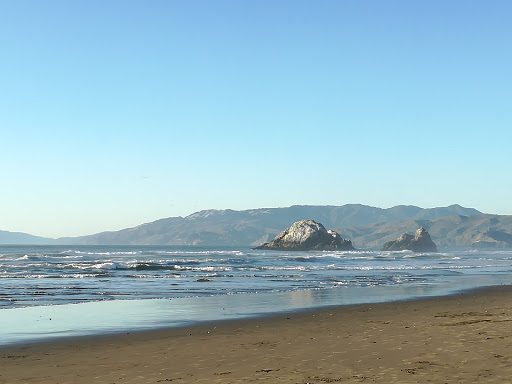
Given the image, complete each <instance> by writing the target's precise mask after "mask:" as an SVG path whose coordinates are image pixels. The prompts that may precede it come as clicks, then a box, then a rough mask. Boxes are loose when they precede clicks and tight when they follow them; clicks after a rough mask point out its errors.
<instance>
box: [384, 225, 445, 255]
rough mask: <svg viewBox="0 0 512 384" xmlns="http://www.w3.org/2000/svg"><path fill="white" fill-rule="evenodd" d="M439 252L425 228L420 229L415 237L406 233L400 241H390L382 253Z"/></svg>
mask: <svg viewBox="0 0 512 384" xmlns="http://www.w3.org/2000/svg"><path fill="white" fill-rule="evenodd" d="M405 250H409V251H413V252H437V246H436V244H435V243H434V242H433V241H432V239H431V238H430V235H429V233H428V232H427V230H426V229H425V228H423V227H422V228H419V229H418V230H417V231H416V232H415V233H414V236H413V235H409V234H408V233H404V234H403V235H402V236H400V237H399V238H398V239H396V240H393V241H388V242H387V243H385V244H384V245H383V246H382V251H405Z"/></svg>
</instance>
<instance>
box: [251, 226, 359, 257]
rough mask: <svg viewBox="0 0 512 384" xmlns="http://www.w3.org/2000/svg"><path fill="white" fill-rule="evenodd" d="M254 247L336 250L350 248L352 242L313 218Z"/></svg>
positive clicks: (281, 249)
mask: <svg viewBox="0 0 512 384" xmlns="http://www.w3.org/2000/svg"><path fill="white" fill-rule="evenodd" d="M255 249H272V250H278V251H337V250H352V249H354V247H353V246H352V242H351V241H350V240H345V239H343V238H341V236H340V235H339V234H338V233H337V232H335V231H332V230H329V231H328V230H326V229H325V227H324V226H323V225H322V224H320V223H317V222H315V221H313V220H301V221H297V222H295V223H293V224H292V226H291V227H290V228H288V229H286V230H284V231H283V232H281V233H280V234H279V235H277V236H276V237H275V238H274V239H273V240H272V241H271V242H270V243H265V244H262V245H260V246H258V247H256V248H255Z"/></svg>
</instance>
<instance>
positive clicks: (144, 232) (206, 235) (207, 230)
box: [59, 204, 481, 248]
mask: <svg viewBox="0 0 512 384" xmlns="http://www.w3.org/2000/svg"><path fill="white" fill-rule="evenodd" d="M479 214H481V212H479V211H477V210H476V209H473V208H464V207H461V206H460V205H451V206H449V207H442V208H428V209H424V208H420V207H416V206H405V205H399V206H396V207H392V208H387V209H383V208H376V207H370V206H367V205H360V204H347V205H343V206H309V205H296V206H291V207H287V208H268V209H265V208H262V209H250V210H243V211H234V210H231V209H227V210H205V211H199V212H196V213H193V214H191V215H189V216H186V217H171V218H167V219H161V220H157V221H154V222H151V223H147V224H142V225H139V226H137V227H134V228H128V229H123V230H120V231H115V232H102V233H98V234H95V235H90V236H82V237H75V238H62V239H59V242H61V243H62V244H100V245H106V244H112V245H118V244H134V245H141V244H149V245H205V246H216V245H218V246H258V245H261V244H263V243H266V242H269V241H270V240H272V239H273V238H274V237H275V236H276V235H278V234H279V233H281V232H282V231H283V230H284V229H285V228H288V227H289V226H290V225H291V224H292V223H294V222H296V221H300V220H303V219H310V220H314V221H316V222H319V223H322V224H323V225H325V226H326V227H327V228H332V229H334V230H336V231H337V232H338V233H340V235H342V232H343V233H345V232H346V231H344V230H342V229H344V228H354V227H357V228H360V227H361V226H364V225H371V224H375V223H397V222H403V221H405V220H433V219H436V218H440V217H445V216H448V215H465V216H472V215H479ZM417 228H418V226H416V227H415V228H414V230H413V232H414V231H415V230H416V229H417ZM401 232H402V233H403V231H401ZM342 237H343V238H347V239H349V240H352V242H353V243H354V239H353V238H352V237H350V236H345V235H344V234H343V235H342ZM395 238H396V236H395ZM356 244H357V245H356ZM354 246H355V247H356V248H357V247H361V246H365V245H363V244H362V243H359V242H358V243H354ZM381 246H382V244H379V245H378V248H380V247H381Z"/></svg>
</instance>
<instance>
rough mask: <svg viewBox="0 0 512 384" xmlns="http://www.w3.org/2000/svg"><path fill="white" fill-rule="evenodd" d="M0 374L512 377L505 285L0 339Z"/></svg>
mask: <svg viewBox="0 0 512 384" xmlns="http://www.w3.org/2000/svg"><path fill="white" fill-rule="evenodd" d="M0 366H1V368H0V383H87V384H90V383H118V384H120V383H121V384H122V383H168V382H172V383H176V384H182V383H203V382H204V383H256V382H266V383H300V384H304V383H336V382H339V383H374V382H375V383H500V384H503V383H512V287H498V288H491V289H484V290H479V291H475V292H468V293H465V294H458V295H455V296H449V297H442V298H432V299H424V300H415V301H407V302H399V303H387V304H372V305H368V304H365V305H356V306H348V307H337V308H328V309H319V310H314V311H309V312H302V313H293V314H281V315H276V316H274V317H272V318H265V319H252V320H238V321H225V322H217V323H209V324H206V325H201V326H195V327H187V328H178V329H168V330H159V331H151V332H141V333H132V334H123V335H115V336H101V337H94V338H81V339H67V340H64V341H62V340H61V341H58V342H48V343H39V344H36V345H24V346H16V347H10V348H2V349H0Z"/></svg>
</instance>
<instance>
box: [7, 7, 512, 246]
mask: <svg viewBox="0 0 512 384" xmlns="http://www.w3.org/2000/svg"><path fill="white" fill-rule="evenodd" d="M511 18H512V2H509V1H485V2H484V1H468V0H464V1H455V0H454V1H445V0H444V1H435V0H434V1H426V0H425V1H420V0H418V1H394V0H390V1H377V0H375V1H371V0H368V1H350V0H346V1H338V0H336V1H334V0H333V1H324V0H316V1H301V0H290V1H284V0H272V1H267V0H258V1H256V0H253V1H241V0H238V1H224V0H216V1H209V0H208V1H172V0H168V1H127V0H122V1H115V0H111V1H96V0H87V1H67V0H66V1H64V0H63V1H55V0H46V1H23V0H22V1H7V0H0V37H1V40H0V41H1V43H0V44H1V45H0V49H1V52H2V55H1V60H0V89H1V90H2V91H1V92H0V132H1V144H2V145H1V147H2V149H1V151H0V161H1V164H2V177H1V179H2V183H1V189H0V190H1V195H0V196H1V200H0V201H1V202H0V229H2V230H9V231H21V232H27V233H31V234H35V235H42V236H50V237H60V236H74V235H83V234H91V233H96V232H100V231H105V230H116V229H121V228H125V227H131V226H135V225H138V224H141V223H144V222H149V221H152V220H156V219H159V218H163V217H170V216H185V215H188V214H190V213H193V212H195V211H197V210H201V209H210V208H215V209H225V208H231V209H249V208H260V207H282V206H289V205H293V204H318V205H324V204H329V205H343V204H347V203H361V204H368V205H372V206H378V207H382V208H387V207H391V206H394V205H398V204H413V205H418V206H421V207H434V206H445V205H449V204H453V203H458V204H461V205H464V206H471V207H475V208H477V209H479V210H481V211H485V212H489V213H499V214H512V200H511V199H510V191H511V190H512V178H511V177H510V163H511V155H510V144H511V136H512V134H511V128H512V115H511V107H510V106H511V99H512V98H511V96H512V94H511V93H512V91H511V90H512V71H511V69H510V68H512V46H511V45H512V43H511V42H512V24H511V23H510V20H511Z"/></svg>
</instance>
